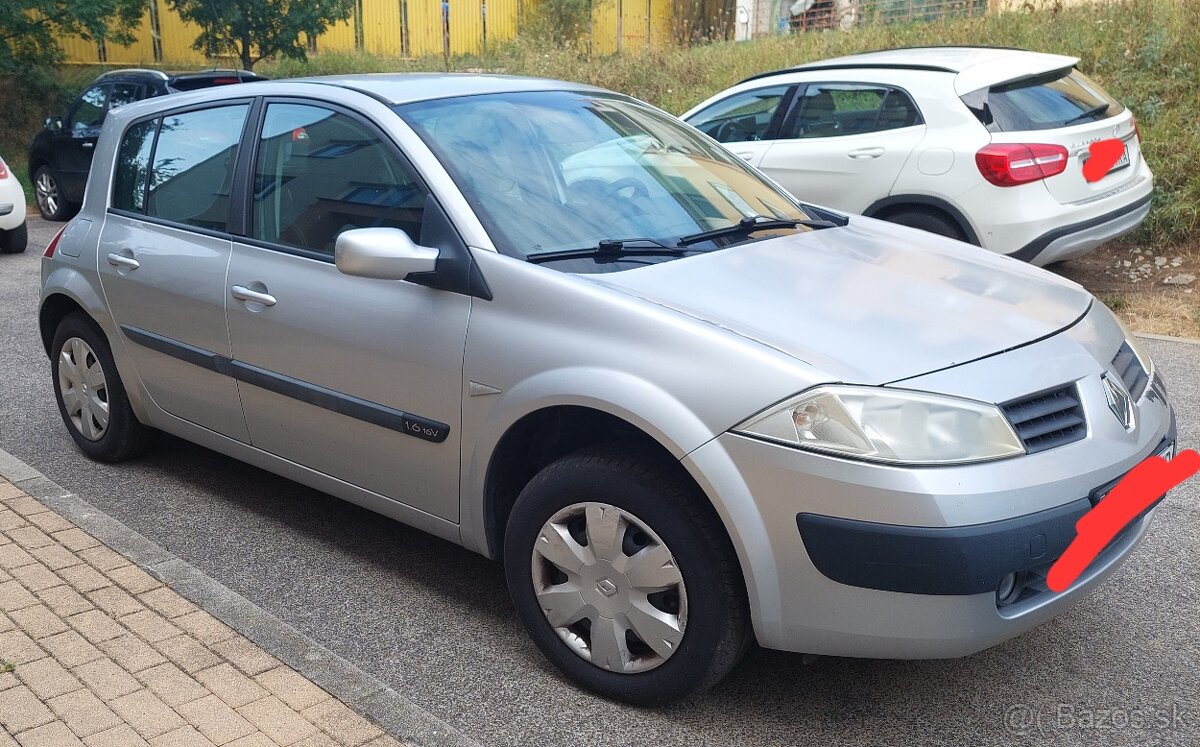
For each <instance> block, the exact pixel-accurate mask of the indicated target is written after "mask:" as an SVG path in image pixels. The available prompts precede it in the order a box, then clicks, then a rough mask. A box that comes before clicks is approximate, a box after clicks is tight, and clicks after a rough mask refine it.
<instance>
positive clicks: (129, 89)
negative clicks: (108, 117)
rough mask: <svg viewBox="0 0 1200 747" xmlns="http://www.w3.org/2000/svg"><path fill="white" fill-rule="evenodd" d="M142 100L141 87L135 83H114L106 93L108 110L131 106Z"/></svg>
mask: <svg viewBox="0 0 1200 747" xmlns="http://www.w3.org/2000/svg"><path fill="white" fill-rule="evenodd" d="M141 99H142V87H141V86H139V85H138V84H136V83H114V84H113V87H112V89H111V90H110V91H109V92H108V108H109V110H110V111H111V110H113V109H116V108H118V107H122V106H125V105H126V104H132V103H134V102H135V101H140V100H141Z"/></svg>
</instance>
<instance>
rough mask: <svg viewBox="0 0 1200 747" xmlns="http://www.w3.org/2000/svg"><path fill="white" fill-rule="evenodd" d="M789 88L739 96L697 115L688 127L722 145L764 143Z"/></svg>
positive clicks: (760, 89) (746, 93) (778, 87)
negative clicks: (759, 141)
mask: <svg viewBox="0 0 1200 747" xmlns="http://www.w3.org/2000/svg"><path fill="white" fill-rule="evenodd" d="M787 90H788V87H787V86H773V87H771V88H759V89H756V90H753V91H743V92H742V93H735V94H734V95H732V96H730V97H729V98H727V99H724V100H722V101H718V102H717V103H715V104H713V105H711V106H707V107H705V108H704V109H702V110H700V111H699V112H697V113H695V114H693V115H692V116H691V117H690V118H689V119H688V121H687V122H688V124H690V125H691V126H692V127H695V128H696V129H698V130H700V131H701V132H703V133H704V134H705V135H708V136H709V137H711V138H713V139H714V140H716V141H717V142H721V143H744V142H748V141H752V140H764V139H766V137H767V128H769V127H770V125H771V118H772V117H774V116H775V111H776V110H777V109H778V108H779V104H780V102H782V101H783V98H784V96H785V95H786V94H787Z"/></svg>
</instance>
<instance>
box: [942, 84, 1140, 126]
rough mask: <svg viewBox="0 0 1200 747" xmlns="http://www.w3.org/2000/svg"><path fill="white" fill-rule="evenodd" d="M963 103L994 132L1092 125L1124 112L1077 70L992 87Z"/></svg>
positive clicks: (980, 91)
mask: <svg viewBox="0 0 1200 747" xmlns="http://www.w3.org/2000/svg"><path fill="white" fill-rule="evenodd" d="M962 100H963V103H964V104H966V105H967V107H968V108H969V109H970V110H971V112H972V113H973V114H974V115H975V116H976V117H977V118H978V119H979V121H980V122H982V123H983V124H984V125H985V126H987V128H988V129H989V130H991V131H993V132H1020V131H1023V130H1050V129H1055V128H1058V127H1069V126H1072V125H1077V124H1083V123H1085V122H1095V121H1098V120H1101V119H1107V118H1108V117H1113V116H1116V115H1117V114H1120V113H1121V112H1122V111H1124V109H1123V108H1122V107H1121V105H1120V104H1118V103H1117V102H1116V101H1115V100H1113V98H1112V97H1111V96H1109V95H1108V94H1107V93H1105V92H1104V89H1102V88H1100V86H1098V85H1096V84H1095V83H1094V82H1093V81H1092V80H1090V79H1089V78H1088V77H1087V76H1086V75H1084V74H1083V73H1081V72H1079V71H1078V70H1067V71H1065V72H1064V71H1059V72H1056V73H1051V74H1049V75H1044V76H1041V77H1038V78H1030V79H1028V80H1023V81H1019V82H1016V83H1010V84H1008V85H1003V86H992V87H991V88H990V89H986V88H985V89H982V90H979V91H973V92H971V93H969V94H967V95H965V96H963V97H962Z"/></svg>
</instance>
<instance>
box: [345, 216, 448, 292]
mask: <svg viewBox="0 0 1200 747" xmlns="http://www.w3.org/2000/svg"><path fill="white" fill-rule="evenodd" d="M437 258H438V250H437V249H431V248H429V247H427V246H417V245H416V244H414V243H413V240H412V239H411V238H409V236H408V234H407V233H405V232H404V231H402V230H400V229H399V228H355V229H353V230H350V231H345V232H343V233H342V234H341V235H340V236H338V237H337V242H336V243H335V244H334V249H333V261H334V264H336V265H337V268H338V270H339V271H341V272H342V273H343V274H346V275H356V276H358V277H364V278H379V279H381V280H404V279H405V278H407V277H408V276H409V275H413V274H417V273H422V272H433V271H434V269H435V268H436V267H437Z"/></svg>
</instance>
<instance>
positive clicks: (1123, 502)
mask: <svg viewBox="0 0 1200 747" xmlns="http://www.w3.org/2000/svg"><path fill="white" fill-rule="evenodd" d="M1197 472H1200V454H1197V453H1196V452H1195V451H1192V450H1191V449H1188V450H1186V451H1181V452H1179V455H1178V456H1176V457H1175V458H1174V459H1172V460H1171V461H1169V462H1168V461H1167V460H1166V459H1163V458H1162V457H1160V456H1152V457H1150V458H1148V459H1146V460H1145V461H1143V462H1142V463H1141V464H1139V465H1138V466H1136V467H1134V468H1133V469H1131V470H1130V471H1129V474H1127V475H1125V477H1123V478H1121V481H1120V482H1119V483H1117V486H1116V487H1115V488H1113V489H1112V490H1111V491H1110V492H1109V493H1108V495H1106V496H1105V497H1104V500H1102V501H1100V503H1098V504H1096V506H1095V507H1094V508H1093V509H1092V510H1091V511H1088V512H1087V513H1086V514H1084V515H1083V516H1082V517H1080V519H1079V521H1078V522H1076V523H1075V539H1074V540H1072V541H1071V544H1070V546H1069V547H1067V551H1066V552H1064V553H1063V554H1062V557H1061V558H1059V559H1058V560H1057V561H1055V563H1054V565H1052V566H1050V573H1049V574H1047V575H1046V586H1048V587H1050V590H1051V591H1065V590H1066V589H1067V588H1068V587H1069V586H1070V585H1071V584H1073V583H1075V579H1077V578H1079V574H1081V573H1083V571H1084V569H1085V568H1087V567H1088V565H1090V564H1091V562H1092V561H1093V560H1095V559H1096V556H1097V555H1099V554H1100V551H1101V550H1103V549H1104V548H1105V547H1107V546H1108V543H1109V542H1112V540H1113V538H1114V537H1116V536H1117V535H1118V534H1120V533H1121V530H1122V529H1124V528H1125V527H1127V526H1129V524H1130V522H1132V521H1133V520H1134V519H1136V518H1137V517H1138V515H1139V514H1141V513H1142V512H1143V511H1145V510H1146V509H1147V508H1149V507H1150V506H1151V505H1153V504H1154V502H1155V501H1157V500H1158V499H1159V498H1161V497H1162V496H1163V494H1165V493H1166V492H1167V491H1168V490H1170V489H1171V488H1173V487H1175V486H1176V485H1178V484H1179V483H1181V482H1183V481H1184V480H1186V479H1188V478H1189V477H1191V476H1192V475H1194V474H1196V473H1197Z"/></svg>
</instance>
